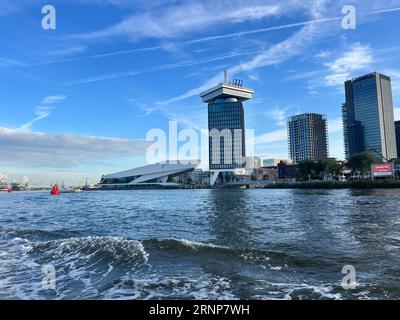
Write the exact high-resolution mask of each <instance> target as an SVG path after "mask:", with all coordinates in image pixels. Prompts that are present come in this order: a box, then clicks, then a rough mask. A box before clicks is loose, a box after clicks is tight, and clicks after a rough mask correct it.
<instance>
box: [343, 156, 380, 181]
mask: <svg viewBox="0 0 400 320" xmlns="http://www.w3.org/2000/svg"><path fill="white" fill-rule="evenodd" d="M380 162H382V159H380V158H378V157H377V156H376V155H375V154H374V153H372V152H368V151H367V152H362V153H357V154H355V155H353V156H351V157H350V158H349V161H348V166H349V168H350V169H351V171H352V172H353V173H358V174H361V175H365V174H368V173H370V172H371V165H373V164H376V163H380Z"/></svg>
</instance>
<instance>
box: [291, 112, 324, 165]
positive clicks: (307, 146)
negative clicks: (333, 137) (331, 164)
mask: <svg viewBox="0 0 400 320" xmlns="http://www.w3.org/2000/svg"><path fill="white" fill-rule="evenodd" d="M288 138H289V156H290V158H291V159H292V160H293V162H294V163H299V162H300V161H303V160H318V159H322V158H327V157H328V155H329V152H328V123H327V120H326V117H325V116H323V115H320V114H315V113H305V114H301V115H298V116H295V117H291V118H290V120H289V122H288Z"/></svg>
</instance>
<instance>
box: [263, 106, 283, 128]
mask: <svg viewBox="0 0 400 320" xmlns="http://www.w3.org/2000/svg"><path fill="white" fill-rule="evenodd" d="M287 111H288V107H284V108H282V107H274V108H273V109H272V110H269V111H267V112H265V115H266V116H267V117H268V118H270V119H272V120H274V121H275V122H276V123H277V124H278V125H279V126H286V124H287V118H288V114H287Z"/></svg>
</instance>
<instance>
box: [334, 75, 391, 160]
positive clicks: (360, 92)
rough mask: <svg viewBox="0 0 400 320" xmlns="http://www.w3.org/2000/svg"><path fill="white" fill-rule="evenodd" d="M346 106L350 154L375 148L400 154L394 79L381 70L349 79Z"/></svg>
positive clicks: (386, 156)
mask: <svg viewBox="0 0 400 320" xmlns="http://www.w3.org/2000/svg"><path fill="white" fill-rule="evenodd" d="M345 91H346V103H345V104H344V105H343V106H342V114H343V126H344V142H345V153H346V158H349V157H350V156H352V155H354V154H356V153H360V152H364V151H374V152H376V153H378V154H380V155H381V156H383V158H384V159H388V160H390V159H392V158H396V157H397V147H396V136H395V127H394V114H393V97H392V86H391V80H390V78H389V77H388V76H385V75H383V74H380V73H378V72H374V73H370V74H367V75H365V76H362V77H359V78H356V79H353V80H349V81H346V82H345Z"/></svg>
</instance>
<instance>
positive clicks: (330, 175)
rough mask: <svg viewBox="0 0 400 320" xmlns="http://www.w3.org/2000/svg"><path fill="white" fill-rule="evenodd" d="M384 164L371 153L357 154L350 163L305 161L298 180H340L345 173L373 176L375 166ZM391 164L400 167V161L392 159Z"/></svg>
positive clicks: (333, 159) (297, 176) (326, 159)
mask: <svg viewBox="0 0 400 320" xmlns="http://www.w3.org/2000/svg"><path fill="white" fill-rule="evenodd" d="M382 162H383V160H382V158H381V157H379V156H377V155H375V153H373V152H369V151H367V152H362V153H358V154H355V155H353V156H351V157H350V158H349V159H348V161H338V160H337V159H335V158H324V159H320V160H304V161H301V162H299V163H298V166H297V175H296V179H297V180H299V181H309V180H339V179H340V177H341V176H343V174H344V173H345V172H349V171H350V172H351V174H352V176H353V177H355V176H357V177H365V176H368V175H370V174H371V166H372V165H373V164H379V163H382ZM389 163H394V164H397V165H400V159H392V160H390V161H389Z"/></svg>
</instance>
